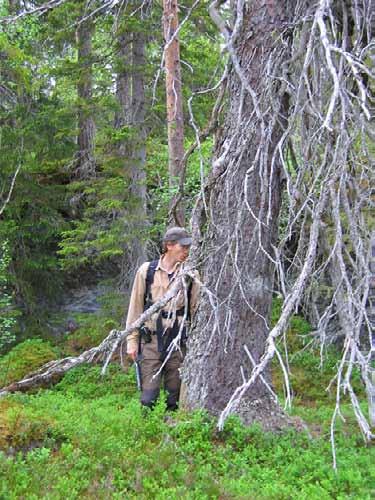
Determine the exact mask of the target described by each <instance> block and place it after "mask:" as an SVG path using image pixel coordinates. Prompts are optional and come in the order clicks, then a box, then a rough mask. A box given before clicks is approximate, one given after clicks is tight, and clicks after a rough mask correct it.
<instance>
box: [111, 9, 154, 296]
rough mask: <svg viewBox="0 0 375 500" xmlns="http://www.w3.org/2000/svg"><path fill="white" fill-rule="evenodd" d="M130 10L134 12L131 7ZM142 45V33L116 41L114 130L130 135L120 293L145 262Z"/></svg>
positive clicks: (125, 148) (125, 147)
mask: <svg viewBox="0 0 375 500" xmlns="http://www.w3.org/2000/svg"><path fill="white" fill-rule="evenodd" d="M132 7H133V8H135V6H134V4H132ZM139 22H141V19H139ZM145 44H146V35H145V33H144V32H143V31H142V30H136V31H135V32H134V33H131V32H125V33H122V34H121V35H120V36H119V37H118V47H119V56H120V65H119V67H120V70H119V72H118V75H117V90H116V95H117V99H118V103H119V110H118V112H117V114H116V127H117V128H121V127H129V129H131V131H132V134H131V139H129V138H126V139H124V140H123V141H122V142H121V143H120V144H119V147H118V154H119V157H120V158H121V160H122V162H123V164H124V169H125V171H126V172H127V175H128V176H129V178H130V179H131V182H130V190H129V195H130V196H131V204H130V206H131V212H129V213H128V214H127V215H126V223H127V227H126V228H125V231H126V233H127V234H130V235H132V236H131V238H130V240H129V242H128V243H127V246H126V249H125V252H124V259H123V262H122V271H121V277H120V288H121V289H122V290H123V291H127V290H128V289H129V288H130V286H131V283H132V281H133V278H134V271H135V270H136V269H137V267H139V265H140V264H141V263H142V262H145V260H146V252H145V248H144V233H145V227H146V224H147V211H146V208H147V207H146V172H145V164H146V138H147V130H146V126H145V105H146V104H145V83H144V66H145Z"/></svg>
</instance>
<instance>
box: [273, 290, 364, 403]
mask: <svg viewBox="0 0 375 500" xmlns="http://www.w3.org/2000/svg"><path fill="white" fill-rule="evenodd" d="M281 307H282V300H281V299H279V298H274V300H273V302H272V311H271V324H275V323H276V321H277V320H278V318H279V316H280V313H281ZM310 333H311V325H310V324H309V323H308V321H306V320H305V319H304V318H303V317H302V316H301V315H298V314H295V315H293V316H292V318H291V320H290V324H289V328H288V330H287V331H286V334H285V340H284V339H282V340H279V345H278V347H279V350H280V352H281V353H283V352H284V350H285V346H287V354H288V366H289V371H290V374H289V381H290V384H291V388H292V394H293V396H294V398H295V401H296V402H302V403H303V404H304V405H308V406H311V407H314V408H315V407H317V406H319V405H320V404H322V403H323V404H326V403H327V401H329V400H331V401H332V400H333V398H334V397H335V390H336V385H335V384H332V386H330V383H331V381H332V380H334V378H335V375H336V372H337V367H338V364H339V360H340V350H339V347H337V346H334V345H331V346H329V347H326V348H324V349H323V350H322V349H321V347H320V345H318V344H317V343H316V342H312V340H313V339H312V338H311V335H310ZM272 380H273V385H274V387H275V389H276V391H277V392H278V394H280V395H281V396H282V395H283V386H284V377H283V373H282V370H281V367H280V365H279V362H278V361H277V359H276V358H275V359H274V360H273V365H272ZM352 383H353V387H354V389H355V391H356V392H357V394H358V395H359V396H360V397H361V398H362V399H365V394H364V386H363V383H362V381H361V379H360V373H359V371H358V370H357V369H356V368H354V370H353V374H352ZM329 387H330V390H328V388H329Z"/></svg>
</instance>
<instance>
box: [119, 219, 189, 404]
mask: <svg viewBox="0 0 375 500" xmlns="http://www.w3.org/2000/svg"><path fill="white" fill-rule="evenodd" d="M191 242H192V240H191V237H190V235H189V234H188V233H187V231H186V230H185V229H184V228H181V227H173V228H171V229H168V231H167V232H166V233H165V235H164V238H163V252H162V255H161V257H160V259H158V260H155V261H152V262H145V263H144V264H142V266H141V267H140V268H139V269H138V271H137V274H136V276H135V280H134V284H133V289H132V293H131V297H130V303H129V310H128V316H127V320H126V327H128V326H129V325H131V324H132V323H133V322H134V321H135V320H137V319H138V318H139V316H140V315H141V314H142V313H143V312H144V311H145V310H146V309H148V308H149V307H150V306H151V305H152V304H153V303H154V302H156V301H157V300H159V299H161V298H162V297H163V295H164V294H165V293H166V292H167V291H168V289H169V288H170V287H171V286H172V285H173V284H174V283H175V280H176V278H177V277H178V276H179V275H180V273H181V272H182V271H183V269H184V261H185V260H186V259H187V257H188V255H189V250H190V245H191ZM198 292H199V285H198V283H197V282H196V281H195V280H193V281H192V282H191V283H190V285H188V288H187V291H184V290H180V291H179V292H178V294H177V295H176V296H175V297H174V298H173V299H171V300H170V302H169V303H168V304H167V305H166V306H165V307H164V308H163V309H162V310H161V311H158V312H157V313H155V314H154V315H153V316H152V317H151V318H150V320H148V321H146V323H145V325H144V326H142V328H140V330H136V331H135V332H133V333H132V334H131V335H129V336H128V338H127V353H128V355H129V356H130V357H131V358H132V359H133V360H140V366H141V373H142V394H141V403H142V405H144V406H148V407H152V406H153V404H154V403H155V401H156V399H157V398H158V396H159V392H160V386H161V381H162V378H164V388H165V390H166V392H167V407H168V409H170V410H175V409H176V408H177V406H178V400H179V394H180V387H181V379H180V372H179V369H180V367H181V364H182V361H183V359H184V355H185V345H186V330H187V328H188V326H189V324H190V320H191V316H192V314H193V313H194V311H195V310H196V307H197V300H198ZM179 335H180V337H181V339H180V342H179V346H178V348H173V346H171V343H172V341H173V340H174V339H176V337H177V336H179ZM170 346H171V347H172V349H171V348H170ZM171 351H172V352H171ZM164 362H165V364H164V366H163V369H162V370H161V372H160V373H159V375H157V376H155V375H156V374H157V373H158V372H159V370H160V369H161V367H162V365H163V363H164Z"/></svg>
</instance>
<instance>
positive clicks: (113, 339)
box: [0, 268, 194, 397]
mask: <svg viewBox="0 0 375 500" xmlns="http://www.w3.org/2000/svg"><path fill="white" fill-rule="evenodd" d="M188 277H189V278H191V279H194V275H193V273H192V269H191V268H189V269H186V270H185V271H184V272H183V273H181V275H180V276H178V278H177V279H176V283H174V285H173V286H172V287H171V289H170V290H168V292H167V293H166V294H165V295H164V296H163V297H162V298H161V299H160V300H158V301H157V302H155V304H153V305H152V306H151V307H149V308H148V309H147V310H146V311H145V312H144V313H143V314H142V315H141V316H140V317H139V318H138V319H137V321H134V323H132V324H131V325H130V326H129V327H128V328H126V329H125V330H111V331H110V333H109V334H108V336H107V337H106V338H105V339H104V340H103V341H102V342H101V343H100V344H99V345H98V346H96V347H92V348H91V349H88V350H87V351H85V352H83V353H82V354H80V355H79V356H68V357H66V358H63V359H58V360H56V361H49V362H48V363H46V364H45V365H43V366H42V367H41V368H40V369H39V370H37V371H35V372H33V373H30V374H29V375H27V376H26V377H25V378H23V379H22V380H19V381H18V382H13V383H12V384H9V385H8V386H5V387H3V388H1V389H0V397H3V396H6V395H7V394H10V393H13V392H17V391H21V392H25V391H27V390H29V389H35V388H38V387H48V386H50V385H53V384H56V383H57V382H58V381H59V380H61V379H62V378H63V376H64V375H65V373H66V372H67V371H69V370H71V369H72V368H75V367H76V366H79V365H81V364H83V363H93V362H94V361H95V359H98V357H99V356H103V355H104V358H105V361H104V364H103V368H102V375H104V373H105V371H106V368H107V366H108V363H109V362H110V361H111V359H112V356H113V354H114V353H115V351H116V350H117V348H118V346H119V345H120V343H121V342H122V341H123V340H124V339H125V338H126V337H127V336H128V335H129V334H130V333H131V332H133V331H134V330H137V329H138V328H140V327H141V326H142V325H143V323H144V322H145V321H147V320H148V319H149V318H151V316H152V315H153V314H155V313H156V312H157V311H159V310H160V309H162V308H163V307H164V306H165V305H166V304H167V303H168V302H169V301H170V300H171V299H172V298H173V297H175V296H176V295H177V294H178V292H179V291H180V290H183V287H184V286H185V287H186V283H185V284H184V282H185V279H186V278H188Z"/></svg>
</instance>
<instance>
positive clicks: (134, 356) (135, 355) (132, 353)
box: [128, 349, 138, 361]
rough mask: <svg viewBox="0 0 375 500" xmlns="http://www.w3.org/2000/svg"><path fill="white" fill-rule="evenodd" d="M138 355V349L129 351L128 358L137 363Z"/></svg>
mask: <svg viewBox="0 0 375 500" xmlns="http://www.w3.org/2000/svg"><path fill="white" fill-rule="evenodd" d="M137 355H138V349H133V350H131V351H128V356H129V357H130V358H131V359H132V360H133V361H135V358H136V357H137Z"/></svg>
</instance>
